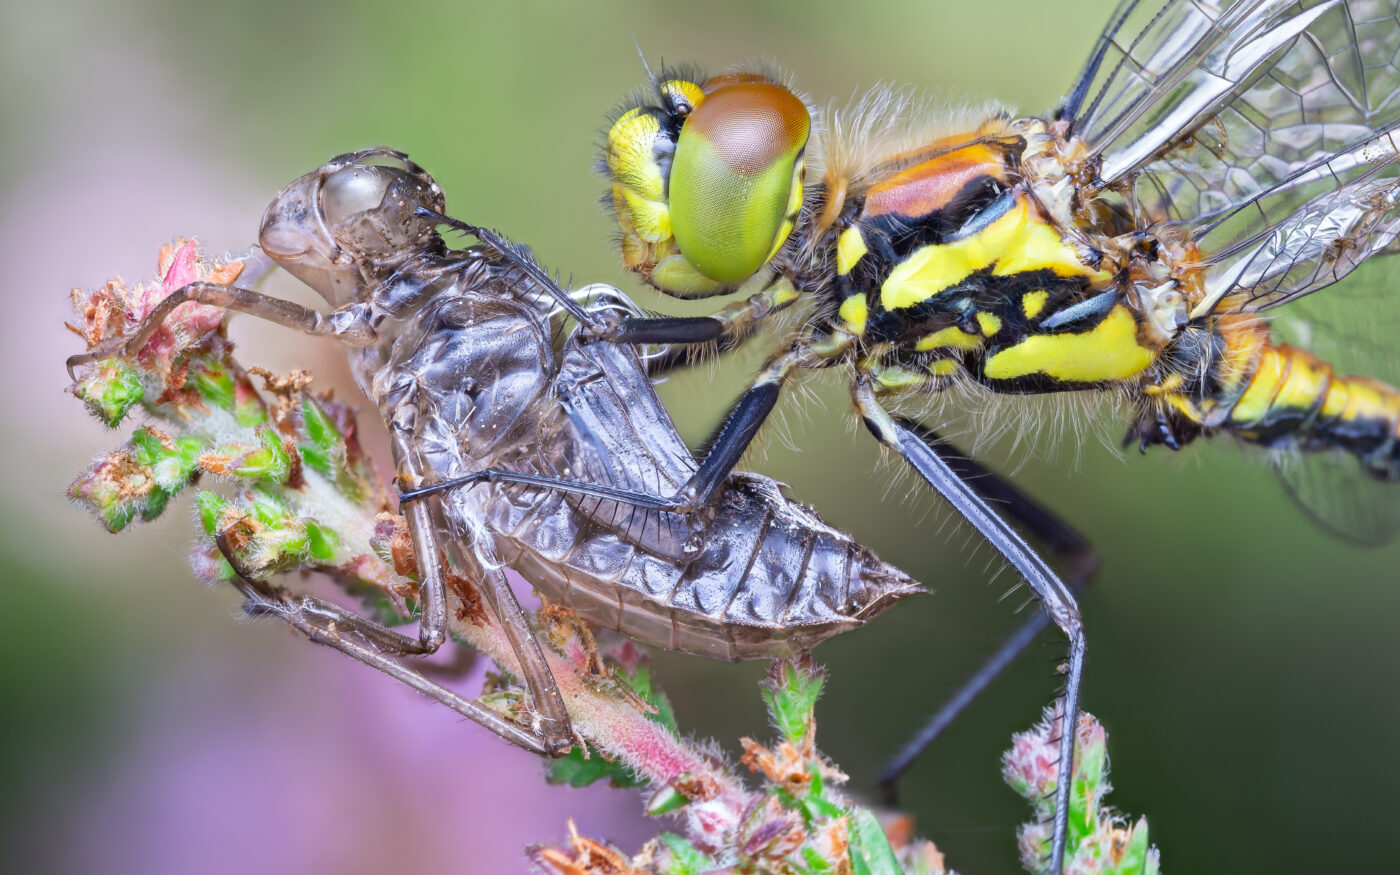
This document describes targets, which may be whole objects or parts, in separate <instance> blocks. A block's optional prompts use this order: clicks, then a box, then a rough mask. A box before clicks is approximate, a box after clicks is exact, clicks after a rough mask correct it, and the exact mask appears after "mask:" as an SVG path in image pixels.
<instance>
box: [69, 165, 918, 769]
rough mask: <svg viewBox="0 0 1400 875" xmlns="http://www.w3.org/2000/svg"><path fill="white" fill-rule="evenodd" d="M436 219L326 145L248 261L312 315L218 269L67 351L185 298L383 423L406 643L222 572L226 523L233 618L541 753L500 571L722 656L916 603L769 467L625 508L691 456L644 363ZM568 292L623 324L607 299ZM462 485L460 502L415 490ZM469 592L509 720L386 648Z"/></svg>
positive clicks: (414, 177) (490, 239)
mask: <svg viewBox="0 0 1400 875" xmlns="http://www.w3.org/2000/svg"><path fill="white" fill-rule="evenodd" d="M443 208H444V200H443V195H442V192H441V190H440V189H439V188H438V187H437V184H436V183H435V182H434V181H433V179H432V178H431V177H430V176H429V175H428V174H427V173H426V171H424V170H423V169H422V168H421V167H419V166H418V165H416V164H414V163H413V162H411V161H409V160H408V159H407V157H406V156H405V155H403V154H402V153H399V152H394V151H391V150H387V149H368V150H364V151H361V152H355V153H351V154H347V155H341V156H339V157H337V158H334V159H332V160H331V161H329V162H327V163H326V164H325V165H323V166H322V167H320V168H318V169H317V170H315V171H313V172H311V173H308V174H306V175H304V176H302V177H301V178H299V179H297V180H295V181H294V182H292V183H291V184H290V185H288V186H287V187H286V188H285V189H283V190H282V192H281V193H280V194H279V195H278V196H277V198H276V199H275V200H274V201H273V202H272V204H271V205H270V206H269V207H268V209H267V211H266V213H265V215H264V218H263V224H262V229H261V232H260V234H259V246H260V248H261V250H262V252H263V253H265V254H266V255H267V256H269V257H270V258H271V259H272V260H273V261H274V262H275V263H276V264H277V265H279V266H280V267H282V268H284V269H285V270H287V271H288V272H289V273H290V274H292V275H293V276H295V277H296V278H297V279H299V280H301V281H302V282H304V283H306V284H307V285H308V286H310V287H311V288H313V289H315V290H316V291H317V292H319V293H320V294H321V295H323V296H324V297H325V299H326V301H327V303H329V304H330V305H331V307H332V309H331V311H330V313H329V314H322V313H319V312H317V311H314V310H310V309H306V308H303V307H300V306H298V305H295V304H292V303H290V302H287V301H283V300H281V299H278V298H275V297H271V296H269V295H265V294H263V293H261V292H257V291H254V290H252V289H247V288H240V287H238V286H236V285H233V284H232V277H230V276H227V275H219V276H215V277H210V278H208V279H205V280H203V281H194V282H189V283H188V284H186V285H184V286H182V287H181V288H179V289H177V290H169V291H170V292H171V293H170V294H169V295H168V296H167V297H165V298H164V299H163V300H161V301H160V303H159V304H157V305H156V306H154V307H151V308H149V313H147V314H146V315H145V318H144V320H143V321H142V322H141V324H140V325H139V326H138V327H137V328H136V329H135V330H134V331H132V332H127V333H122V334H120V335H119V336H115V337H111V338H109V339H106V340H105V341H103V342H101V343H98V344H97V345H96V346H95V347H94V348H93V349H91V350H89V352H87V353H84V354H81V355H77V356H73V357H72V358H70V359H69V370H70V373H71V372H72V370H73V369H74V368H76V367H82V366H85V365H88V364H91V363H96V362H101V361H104V360H106V359H109V358H112V357H116V356H135V355H137V354H138V353H139V352H140V351H141V350H143V349H145V348H146V345H147V343H148V342H149V341H150V340H151V338H152V337H153V336H155V335H156V333H157V332H158V331H159V330H160V329H161V327H162V324H163V323H164V321H165V320H166V319H167V317H169V316H170V315H171V314H172V313H173V312H174V311H175V310H176V309H177V308H179V307H181V306H183V305H185V304H187V303H188V302H191V301H194V302H198V303H199V304H201V305H204V306H205V307H206V308H208V309H207V310H200V311H199V312H201V313H204V312H211V313H214V314H216V315H215V317H214V318H215V323H214V324H217V319H218V317H217V314H218V313H219V311H218V310H215V309H213V308H223V309H227V310H235V311H242V312H246V313H249V314H251V315H254V316H258V317H260V318H263V319H266V320H268V321H272V322H275V323H278V324H280V325H282V326H284V327H287V328H292V329H295V330H299V331H302V332H304V333H306V334H310V335H315V336H324V337H329V338H333V339H336V340H339V341H340V342H341V343H343V344H344V345H345V346H346V347H347V348H348V350H349V356H350V362H351V367H352V371H353V373H354V376H355V378H356V380H357V382H358V383H359V385H360V387H361V388H362V389H363V391H364V392H365V394H366V396H367V397H368V398H369V399H370V400H371V401H372V402H373V403H374V404H375V405H376V407H377V408H378V410H379V413H380V415H381V418H382V419H383V421H384V423H385V425H386V427H387V428H388V430H389V433H390V436H391V439H392V442H393V450H394V461H395V466H396V469H397V471H398V478H399V482H400V486H401V487H402V488H405V489H408V490H410V491H413V490H415V489H416V490H417V491H416V494H414V495H412V497H411V498H410V499H409V500H406V501H405V503H404V504H403V506H402V512H403V514H404V516H405V517H406V521H407V536H408V537H409V538H410V539H411V541H412V548H413V549H412V552H413V554H414V555H415V556H416V557H417V567H418V569H419V578H420V579H419V586H418V598H419V604H420V611H419V630H418V636H417V637H416V638H413V637H409V636H405V635H403V634H401V633H399V632H397V631H394V630H393V629H390V628H387V627H386V626H384V625H383V624H381V623H379V622H377V621H375V620H372V619H369V618H367V617H362V616H359V615H356V614H353V613H351V612H349V611H347V610H346V609H344V608H341V607H338V606H337V605H334V604H332V603H330V602H326V601H324V600H322V599H319V598H315V597H312V596H303V595H295V594H292V593H290V592H287V591H285V590H283V589H281V588H280V587H277V586H274V585H272V584H270V583H268V582H267V581H265V580H263V579H262V578H263V577H264V576H266V575H261V574H259V573H258V572H257V570H254V569H251V568H249V567H248V566H247V564H246V563H244V562H243V561H242V560H241V559H240V557H239V553H238V550H237V548H236V545H235V544H233V543H232V540H231V539H232V538H233V537H234V536H235V533H231V532H229V531H228V530H221V531H219V532H218V533H217V536H216V540H217V543H218V546H219V549H220V552H221V553H222V554H223V556H224V558H225V559H226V560H227V561H228V562H229V564H230V565H231V566H232V569H233V572H234V574H233V578H232V580H233V583H234V584H235V585H236V586H238V587H239V589H240V590H241V591H242V592H243V594H244V595H245V597H246V598H247V599H248V601H249V607H250V610H254V611H256V612H259V613H267V614H271V615H274V616H278V617H280V618H282V619H284V620H285V621H287V622H289V623H290V624H292V625H293V626H294V627H295V628H297V629H299V630H301V631H302V632H304V633H305V634H306V635H307V636H308V637H310V638H311V639H312V640H315V641H317V642H319V643H322V644H326V645H329V646H331V647H334V648H335V649H337V650H340V651H342V652H344V653H346V654H348V655H350V656H352V657H353V658H355V659H358V660H360V661H362V662H365V663H367V664H369V665H370V666H372V667H374V668H376V669H378V670H380V671H383V672H385V673H387V674H390V675H391V676H393V677H395V678H397V679H399V680H401V681H404V682H406V683H408V684H410V685H411V686H413V687H414V688H415V689H417V690H418V691H419V692H422V693H424V694H425V695H428V696H430V697H431V698H434V699H436V700H437V701H440V702H442V703H444V704H447V705H448V706H449V707H452V708H454V709H455V710H457V711H458V712H459V713H461V714H463V715H464V716H466V717H468V718H470V719H472V720H475V721H476V722H478V723H480V724H482V725H483V726H485V727H487V728H488V729H490V730H492V731H494V732H496V733H497V734H499V735H501V736H502V737H504V738H505V739H506V740H508V741H511V742H513V743H515V744H517V745H519V746H521V747H524V748H526V749H528V750H532V751H535V752H537V753H545V754H553V755H557V754H561V753H564V752H566V751H567V750H568V749H569V748H571V747H572V746H573V745H574V743H575V740H576V736H575V734H574V732H573V731H572V729H571V725H570V715H569V714H568V713H567V711H566V710H565V707H564V703H563V700H562V699H561V697H560V693H559V691H558V689H557V687H556V685H555V681H554V678H553V676H552V675H551V671H550V668H549V665H548V664H547V662H546V658H545V656H544V654H543V652H542V651H541V649H540V644H539V641H538V639H537V637H536V634H535V632H534V630H533V629H532V628H531V627H530V625H529V622H528V620H527V618H526V615H525V614H524V612H523V610H522V608H521V606H520V605H519V603H518V602H517V601H516V598H515V596H514V595H513V593H512V591H511V589H510V587H509V585H508V584H507V582H506V579H505V576H504V574H503V571H502V569H503V567H510V568H512V569H514V570H516V571H517V572H519V573H520V574H521V575H522V576H524V577H525V578H526V579H527V580H529V581H531V583H532V584H534V586H535V587H537V590H538V592H540V593H541V595H543V596H545V597H547V598H549V599H550V600H552V601H553V602H554V603H555V604H557V605H561V606H563V607H564V608H567V609H569V610H572V611H574V612H576V613H577V615H578V616H580V617H582V618H584V619H586V620H588V621H589V622H591V623H593V624H594V625H596V626H599V627H602V628H605V629H610V630H617V631H619V632H622V633H623V634H625V635H627V636H628V637H630V638H633V639H635V640H637V641H641V642H643V643H648V644H653V645H656V646H659V647H663V648H667V649H672V650H681V651H685V652H689V653H695V654H700V655H704V656H709V657H712V658H719V659H751V658H759V657H776V656H791V655H796V654H799V653H803V652H806V651H808V650H810V649H811V648H812V647H813V646H815V645H816V644H817V643H818V642H820V641H822V640H824V639H825V638H828V637H830V636H831V635H835V634H838V633H840V632H843V631H846V630H848V629H851V628H855V627H857V626H860V625H861V624H863V623H864V622H865V620H866V619H868V618H869V617H872V616H874V615H875V614H877V613H879V612H880V611H881V610H883V609H884V608H886V607H888V606H889V605H891V604H893V603H894V602H896V601H898V600H899V599H901V598H903V597H905V596H907V595H910V594H912V593H914V592H918V591H919V586H918V584H917V583H915V582H914V581H913V580H911V579H910V578H909V577H908V575H906V574H904V573H903V572H902V571H900V570H899V569H897V568H894V567H893V566H891V565H889V564H887V563H885V562H882V561H880V560H879V559H878V558H877V557H876V556H875V555H874V554H873V553H871V552H870V551H869V550H867V549H865V548H864V547H862V546H860V545H859V544H857V543H855V542H854V541H853V540H852V539H851V538H850V537H849V536H848V535H846V534H844V533H842V532H839V531H837V530H835V529H833V528H831V527H829V526H827V525H826V524H825V523H823V522H822V520H821V519H820V518H819V517H818V516H817V515H816V514H815V513H814V512H813V511H811V510H810V509H809V508H806V507H804V506H802V505H800V504H798V503H796V502H794V501H792V500H790V499H789V498H788V497H787V496H786V495H785V494H784V493H783V491H782V489H781V487H780V485H779V484H778V483H776V482H775V481H773V480H771V479H769V478H767V477H762V476H757V475H749V474H743V473H735V474H734V475H733V476H732V477H731V478H729V480H728V483H727V485H726V487H725V488H724V490H722V492H721V494H719V495H718V496H716V500H715V501H713V502H712V503H711V504H709V505H707V506H706V508H705V509H704V512H703V513H701V514H691V515H679V514H666V513H660V512H657V511H654V510H641V511H639V510H638V509H636V508H634V507H630V506H627V505H623V504H619V503H618V501H617V500H616V496H618V495H630V494H631V492H630V491H629V490H650V491H656V490H658V489H664V488H667V487H668V486H670V487H673V486H675V485H677V484H679V483H681V482H683V481H684V479H685V478H686V476H688V475H689V473H690V472H691V470H693V468H694V465H695V463H694V459H693V457H692V456H691V454H690V451H689V450H688V449H687V448H686V446H685V444H684V443H683V442H682V441H681V439H680V437H679V435H678V434H677V433H676V431H675V428H674V426H673V425H672V424H671V421H670V418H669V416H668V415H667V414H666V411H665V408H663V407H662V406H661V404H660V402H659V400H658V399H657V398H656V395H655V392H654V390H653V388H652V384H651V382H650V378H649V377H648V374H647V371H646V370H645V368H644V367H643V364H642V362H641V360H640V359H639V358H638V356H637V355H636V353H635V352H634V351H632V350H630V349H628V348H626V347H622V346H612V345H607V344H581V343H579V342H578V338H577V337H576V336H570V337H569V338H568V339H565V340H564V341H563V342H562V343H561V344H558V348H556V342H557V341H558V339H559V333H560V331H561V330H562V325H561V323H562V321H563V317H562V316H561V315H560V313H561V311H567V312H568V313H569V314H570V315H571V316H572V317H573V318H574V319H575V320H577V321H578V322H579V323H580V324H584V325H587V324H590V323H591V322H592V321H593V319H594V318H595V317H594V316H593V314H592V312H591V311H590V310H588V309H585V308H584V307H583V306H581V305H580V304H579V303H578V302H577V301H576V300H575V299H574V297H573V296H571V295H569V294H568V293H565V292H563V291H562V290H559V289H558V288H557V287H556V286H554V284H553V283H552V281H550V280H549V278H548V276H547V275H546V274H545V273H544V271H543V270H542V269H541V268H540V267H539V266H538V265H537V264H536V263H535V262H534V261H533V260H532V259H531V258H530V257H529V255H528V253H527V252H526V251H525V250H523V249H521V248H520V247H518V246H516V245H514V244H512V243H510V242H509V241H506V240H504V239H502V238H500V237H498V236H497V235H495V234H494V233H492V232H489V231H486V230H484V229H474V231H475V232H476V233H477V235H478V236H479V237H480V239H481V240H482V241H483V242H482V244H481V245H478V246H474V247H469V248H467V249H462V250H456V251H453V250H449V249H448V248H447V246H446V244H445V243H444V241H443V239H442V237H441V236H440V235H439V233H438V232H437V230H436V228H437V227H438V226H439V225H442V224H447V225H451V226H454V227H455V226H460V225H461V223H459V222H456V221H455V220H452V219H449V218H448V217H446V216H444V215H443V214H442V210H443ZM235 276H236V274H235ZM220 279H222V280H223V281H219V280H220ZM581 295H582V296H583V297H585V298H588V299H590V300H591V302H592V304H593V305H595V306H597V307H599V308H622V309H624V310H627V311H629V312H630V310H628V308H629V307H630V304H629V302H627V301H626V299H625V298H623V297H622V296H621V293H619V292H617V290H615V289H612V288H611V287H606V286H593V287H590V288H589V289H586V290H583V291H582V292H581ZM143 312H145V311H143ZM560 477H565V478H569V477H572V478H579V479H578V482H577V483H576V484H575V487H574V488H573V489H572V490H571V491H569V492H564V491H559V490H555V489H552V488H541V487H552V486H553V485H554V483H555V481H556V479H557V478H560ZM464 479H465V480H466V481H469V482H471V483H474V484H477V488H474V489H460V490H444V489H436V488H434V487H433V485H432V484H434V483H436V482H441V481H452V482H455V483H460V482H462V480H464ZM418 487H424V488H422V489H418ZM433 557H437V561H435V560H434V558H433ZM276 570H277V569H275V568H274V569H270V571H273V572H275V571H276ZM463 580H465V581H466V587H467V589H468V590H470V591H471V592H474V593H476V595H477V596H479V597H480V599H481V600H482V601H484V602H485V603H486V604H487V605H488V606H489V607H490V608H491V611H492V614H493V615H494V616H495V617H496V618H497V620H498V621H499V624H500V626H501V627H502V628H503V629H504V630H505V632H506V634H507V637H508V638H509V643H510V646H511V648H512V649H513V651H514V655H515V657H516V658H517V659H518V661H519V663H520V665H521V669H522V674H523V677H522V681H523V682H524V683H525V684H526V686H527V687H528V690H529V694H530V696H529V698H530V701H529V710H528V712H527V713H526V715H525V717H526V718H528V719H527V720H526V722H524V723H521V722H517V721H515V720H512V719H509V718H508V717H505V716H502V715H501V714H499V713H497V712H496V711H494V710H492V709H491V708H489V707H486V706H485V705H483V704H481V703H479V702H475V701H471V700H467V699H463V698H461V697H459V696H457V695H456V694H454V693H452V692H451V691H449V690H447V689H445V688H443V687H441V686H440V685H438V684H436V683H435V682H433V681H431V680H430V679H428V678H427V677H426V676H424V675H422V674H420V673H419V672H417V670H416V669H413V668H410V667H409V666H407V665H405V664H402V663H400V662H398V661H397V659H396V658H395V657H397V656H404V655H408V656H414V655H423V654H428V653H432V652H434V651H435V650H437V648H438V647H439V646H440V645H441V644H442V643H443V641H444V639H445V634H446V625H447V623H446V618H447V616H448V615H447V611H448V610H449V608H451V609H456V610H463V609H464V605H466V603H467V602H468V601H470V600H471V599H469V598H468V596H467V595H464V591H463V588H462V586H461V585H460V584H461V581H463ZM453 581H456V582H453ZM467 607H469V606H467Z"/></svg>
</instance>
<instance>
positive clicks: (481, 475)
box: [399, 350, 799, 513]
mask: <svg viewBox="0 0 1400 875" xmlns="http://www.w3.org/2000/svg"><path fill="white" fill-rule="evenodd" d="M798 361H799V353H798V352H797V351H795V350H789V351H787V352H784V353H781V354H779V355H778V356H776V357H774V359H773V360H772V361H770V362H769V363H768V365H767V366H766V367H765V368H764V369H763V370H762V371H761V372H760V373H759V375H758V379H757V380H755V381H754V383H753V385H752V386H750V387H749V389H748V390H747V391H746V392H744V394H743V395H741V396H740V397H739V400H738V401H737V402H736V403H735V404H734V406H733V407H732V408H731V409H730V412H729V415H728V416H727V417H725V420H724V424H723V425H721V426H720V429H719V432H718V433H717V434H716V436H715V439H714V441H713V442H712V443H711V444H710V452H709V453H707V454H706V455H705V458H704V460H703V461H701V462H700V464H699V466H698V467H697V468H696V469H695V473H693V474H691V476H690V479H688V480H687V481H686V482H685V483H684V484H683V485H682V486H681V488H680V489H679V490H677V492H676V494H675V495H673V496H655V495H648V494H646V493H643V492H636V491H633V490H628V489H618V488H616V487H612V486H606V485H603V484H598V483H587V482H584V481H579V480H570V479H567V478H562V477H545V476H541V475H538V474H523V473H519V472H515V471H502V470H499V469H494V468H493V469H486V470H482V471H475V472H473V473H471V474H466V475H463V476H461V477H452V478H449V479H447V480H442V481H439V482H437V483H430V484H427V485H425V486H417V487H415V488H412V489H406V490H403V491H402V492H400V493H399V500H400V502H405V503H415V502H417V501H419V500H420V499H423V498H426V497H428V496H430V495H434V494H436V493H439V492H446V491H448V490H452V489H459V488H461V487H464V486H471V485H474V484H477V483H483V482H485V483H520V484H524V485H527V486H537V487H540V488H544V489H556V490H558V491H560V492H568V493H572V494H575V495H586V496H589V497H592V498H602V499H607V500H611V501H618V502H623V503H627V504H633V505H636V506H637V507H642V508H647V509H649V510H668V511H672V512H675V513H690V512H692V511H695V510H698V509H699V508H701V507H704V506H705V505H706V504H708V503H709V501H710V499H711V498H713V497H714V495H715V493H716V492H718V491H719V488H720V487H721V486H722V485H723V484H724V482H725V481H726V480H727V479H728V478H729V475H730V473H732V472H733V470H734V468H735V466H736V465H738V464H739V460H740V459H741V458H742V457H743V455H744V451H745V450H747V449H748V447H749V444H751V443H752V442H753V439H754V437H755V436H756V435H757V434H758V430H759V429H760V428H761V427H762V426H763V423H764V421H765V420H767V418H768V415H769V414H770V413H772V412H773V407H774V406H775V405H776V404H777V403H778V396H779V394H780V393H781V391H782V385H783V381H784V380H785V379H786V378H787V376H788V374H790V373H791V372H792V370H793V368H795V367H796V366H797V363H798Z"/></svg>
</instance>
